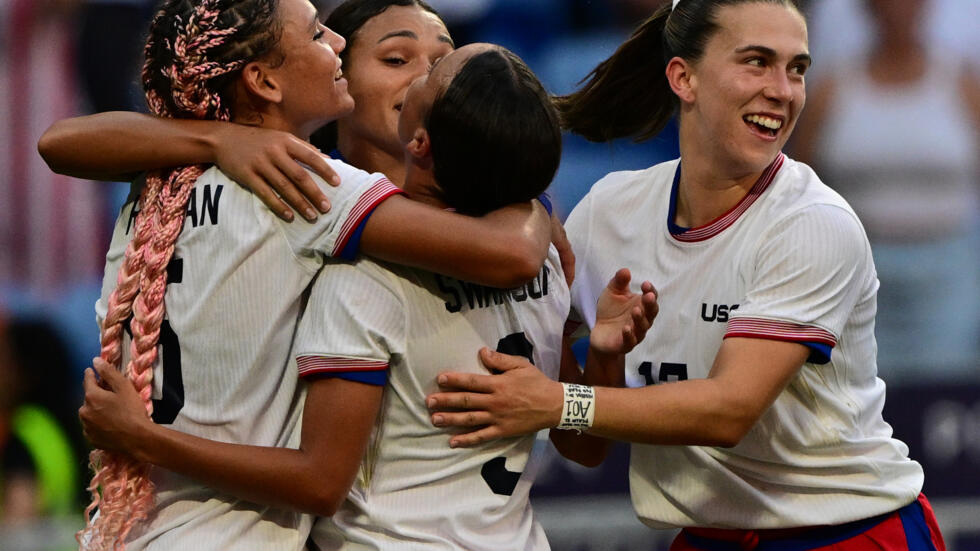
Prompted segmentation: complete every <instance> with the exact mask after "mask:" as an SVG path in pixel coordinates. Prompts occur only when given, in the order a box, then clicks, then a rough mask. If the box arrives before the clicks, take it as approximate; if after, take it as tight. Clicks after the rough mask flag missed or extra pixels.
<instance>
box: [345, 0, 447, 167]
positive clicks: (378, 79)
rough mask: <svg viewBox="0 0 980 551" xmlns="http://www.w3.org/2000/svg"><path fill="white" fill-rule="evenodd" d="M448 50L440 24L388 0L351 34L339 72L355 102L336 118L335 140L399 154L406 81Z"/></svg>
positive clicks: (433, 17) (432, 17) (419, 11)
mask: <svg viewBox="0 0 980 551" xmlns="http://www.w3.org/2000/svg"><path fill="white" fill-rule="evenodd" d="M452 51H453V42H452V39H451V38H450V37H449V31H447V30H446V26H445V24H444V23H443V22H442V20H440V19H439V17H438V16H436V15H435V14H432V13H429V12H427V11H425V10H423V9H422V8H420V7H418V6H391V7H389V8H388V9H386V10H385V11H383V12H381V13H380V14H378V15H376V16H375V17H372V18H371V19H369V20H368V21H367V22H366V23H365V24H364V25H363V26H362V27H361V28H360V29H358V31H357V32H356V33H354V36H353V38H352V39H351V47H350V51H349V52H348V56H347V65H346V66H345V76H346V78H347V80H348V81H349V82H350V93H351V95H352V96H353V97H354V100H355V103H356V107H355V109H354V113H353V114H352V115H351V116H350V117H347V118H346V119H344V120H342V121H340V123H339V126H338V132H339V134H340V142H341V143H346V144H351V145H352V146H353V147H360V146H362V145H367V146H369V147H370V148H374V149H380V150H382V151H384V152H385V153H387V154H388V155H390V156H392V157H395V158H396V159H401V157H402V145H401V142H400V141H399V140H398V116H399V113H400V111H401V110H402V104H403V102H404V101H405V100H404V98H405V92H406V90H407V89H408V87H409V85H410V84H411V83H412V82H413V81H414V80H415V79H416V78H417V77H418V76H420V75H424V74H426V73H427V72H428V70H429V68H430V67H431V66H432V65H433V64H434V63H435V62H436V61H437V60H439V59H440V58H442V57H444V56H446V55H447V54H449V53H450V52H452Z"/></svg>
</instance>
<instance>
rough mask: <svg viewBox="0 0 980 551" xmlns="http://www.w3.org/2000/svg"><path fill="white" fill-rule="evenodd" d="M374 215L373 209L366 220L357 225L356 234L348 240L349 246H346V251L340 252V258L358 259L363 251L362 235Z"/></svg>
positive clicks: (365, 217)
mask: <svg viewBox="0 0 980 551" xmlns="http://www.w3.org/2000/svg"><path fill="white" fill-rule="evenodd" d="M372 214H374V209H371V212H369V213H367V214H365V215H364V218H362V219H361V223H360V224H358V225H357V228H356V229H355V230H354V233H352V234H351V235H350V239H348V240H347V244H346V245H344V250H342V251H340V258H343V259H344V260H349V261H353V260H354V259H356V258H357V253H359V252H360V251H361V234H362V233H364V227H365V226H367V221H368V220H369V219H370V218H371V215H372Z"/></svg>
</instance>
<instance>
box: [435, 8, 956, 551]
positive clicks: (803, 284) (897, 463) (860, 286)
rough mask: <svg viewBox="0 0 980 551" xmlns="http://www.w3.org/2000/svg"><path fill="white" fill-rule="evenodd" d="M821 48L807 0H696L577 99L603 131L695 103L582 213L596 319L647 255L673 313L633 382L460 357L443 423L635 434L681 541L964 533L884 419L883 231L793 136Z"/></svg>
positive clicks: (786, 544)
mask: <svg viewBox="0 0 980 551" xmlns="http://www.w3.org/2000/svg"><path fill="white" fill-rule="evenodd" d="M809 64H810V57H809V55H808V47H807V30H806V22H805V19H804V17H803V15H802V14H801V13H800V11H799V10H798V8H797V7H796V6H795V4H794V3H793V2H791V1H789V0H680V1H679V2H676V1H675V2H674V6H673V9H671V6H667V7H666V8H664V9H662V10H660V11H658V12H657V13H656V14H654V15H653V16H652V17H651V18H650V19H649V20H647V21H646V22H645V23H644V24H643V25H642V26H641V27H640V28H639V29H638V30H637V31H636V32H635V33H634V34H633V35H632V37H631V38H630V39H629V40H628V41H627V42H625V43H624V44H623V45H622V46H621V47H620V48H619V49H618V50H617V52H616V53H614V54H613V55H612V57H610V58H609V59H608V60H606V61H605V62H603V63H602V64H600V65H599V66H598V67H597V68H596V70H595V71H594V73H593V74H592V76H591V79H590V80H589V81H588V82H587V83H586V84H585V85H584V87H583V88H582V89H581V90H579V91H578V92H576V93H574V94H572V95H570V96H568V97H564V98H561V100H560V110H561V112H562V115H563V122H564V124H565V125H566V126H567V127H568V128H570V129H572V130H573V131H575V132H579V133H581V134H583V135H584V136H586V137H588V138H590V139H593V140H599V141H602V140H609V139H612V138H616V137H620V136H638V137H649V136H652V135H654V134H656V133H657V131H658V130H659V129H661V128H662V126H663V124H664V123H665V122H666V121H667V119H668V118H669V117H670V116H671V115H672V114H673V113H674V112H675V111H676V112H678V113H679V129H680V148H681V158H680V159H679V160H674V161H671V162H667V163H663V164H660V165H657V166H654V167H651V168H649V169H647V170H642V171H636V172H621V173H613V174H610V175H608V176H607V177H606V178H604V179H603V180H602V181H600V182H599V183H597V184H596V185H595V187H594V188H593V189H592V190H591V192H590V193H589V194H588V195H587V196H586V197H585V198H584V199H583V200H582V202H581V203H580V204H579V205H578V206H577V207H576V209H575V210H574V211H573V212H572V214H571V215H570V217H569V220H568V222H567V229H568V232H569V236H570V239H571V241H572V244H573V248H574V249H575V251H576V253H577V254H578V256H579V262H578V266H577V269H576V276H575V283H574V285H573V288H572V303H573V310H574V311H575V313H577V314H578V315H579V316H580V318H581V319H582V320H583V321H585V322H586V323H588V324H592V323H593V317H594V310H592V304H594V303H595V297H596V296H597V294H598V293H599V291H600V290H601V289H602V285H603V283H604V280H603V278H602V274H604V273H606V272H608V271H609V270H610V269H611V268H612V267H614V266H620V265H626V266H631V267H632V268H633V269H634V274H635V275H636V276H638V277H640V278H642V279H649V280H652V281H654V282H656V283H657V287H658V290H659V304H660V313H659V319H658V321H657V325H658V328H657V329H656V330H655V331H652V332H651V333H650V334H649V335H648V336H647V338H646V340H645V341H644V343H642V344H641V345H639V346H637V347H636V348H635V349H634V350H633V351H632V352H631V353H629V354H628V355H627V356H626V358H625V378H626V383H627V386H629V387H632V388H611V387H608V386H601V384H600V386H595V387H594V394H593V393H592V392H587V393H579V395H578V396H569V395H568V393H567V392H564V393H563V388H562V386H561V385H559V384H558V383H556V382H554V381H552V380H551V379H549V378H547V377H544V376H542V375H541V374H540V372H538V371H537V370H536V369H533V368H531V367H530V366H528V365H527V362H526V361H522V360H520V359H518V358H514V357H506V356H504V355H501V354H498V353H487V352H484V354H483V356H484V359H485V363H487V365H488V367H490V368H494V369H500V370H506V373H504V374H502V375H495V376H479V375H473V374H444V375H441V376H440V384H441V386H442V387H443V389H444V392H441V393H437V394H435V395H432V396H430V398H429V401H430V406H431V407H432V409H433V410H434V413H433V414H432V421H433V423H434V424H435V425H437V426H441V427H450V426H466V427H475V428H473V429H471V430H472V432H470V433H468V434H459V435H456V436H453V437H452V439H451V445H453V446H470V445H475V444H477V443H482V442H486V441H488V440H491V439H495V438H500V437H506V436H512V435H517V434H525V433H528V432H531V431H536V430H539V429H541V428H545V427H558V428H567V427H568V426H574V425H576V424H578V425H579V426H582V425H585V426H587V427H588V429H587V430H588V436H589V437H590V438H593V439H594V438H596V437H605V438H611V439H618V440H627V441H630V442H633V447H632V458H631V467H630V480H631V493H632V499H633V503H634V506H635V507H636V510H637V513H638V515H639V516H640V518H641V519H642V520H643V521H644V522H645V523H647V524H648V525H650V526H652V527H657V528H682V529H683V530H682V532H681V534H680V536H679V537H678V538H677V539H676V540H675V542H674V545H673V549H675V550H682V549H753V548H755V547H756V546H758V547H759V548H760V549H763V548H764V549H815V548H821V549H822V548H825V546H831V545H833V549H869V548H871V547H874V548H875V549H879V548H883V549H942V548H943V542H942V537H941V535H940V533H939V530H938V527H937V525H936V522H935V518H934V516H933V514H932V511H931V508H930V507H929V504H928V502H927V501H926V499H925V497H924V496H922V495H921V493H920V491H921V488H922V480H923V473H922V468H921V467H920V466H919V464H918V463H916V462H914V461H911V460H910V459H909V458H908V448H907V446H906V445H905V444H903V443H902V442H900V441H898V440H895V439H894V438H892V436H891V428H890V427H889V426H888V425H887V424H886V423H885V422H884V421H883V420H882V417H881V409H882V403H883V401H884V397H885V387H884V383H883V382H882V381H881V380H880V379H878V378H877V376H876V367H875V341H874V334H873V329H874V314H875V293H876V290H877V285H878V284H877V279H876V277H875V270H874V265H873V263H872V258H871V251H870V248H869V246H868V242H867V238H866V237H865V234H864V231H863V229H862V227H861V224H860V222H859V221H858V219H857V218H856V217H855V215H854V213H853V211H852V210H851V208H850V207H849V206H848V205H847V204H846V203H845V202H844V201H843V200H842V199H841V198H840V197H839V196H838V195H837V194H836V193H834V192H833V191H831V190H830V189H829V188H827V187H826V186H824V185H823V184H822V183H821V182H820V180H819V179H818V177H817V176H816V175H815V174H814V173H813V171H812V170H811V169H810V168H809V167H807V166H805V165H803V164H800V163H797V162H795V161H793V160H791V159H789V158H787V157H785V156H784V155H783V154H782V153H781V152H780V150H781V149H782V147H783V145H784V144H785V143H786V140H787V138H789V136H790V134H791V132H792V130H793V127H794V125H795V124H796V121H797V118H798V116H799V114H800V111H801V109H802V108H803V103H804V100H805V87H804V73H805V72H806V70H807V67H808V66H809ZM641 115H644V116H641ZM593 376H594V377H597V378H599V379H601V378H603V377H605V378H606V380H607V381H610V382H612V380H613V378H614V375H613V374H608V375H607V374H603V373H598V374H594V375H593ZM620 376H622V375H620ZM563 397H564V399H563ZM565 404H572V405H575V406H576V408H575V409H573V410H571V411H570V408H567V407H566V408H565V410H564V411H563V405H565ZM451 408H464V409H466V410H469V411H464V412H457V411H454V410H453V409H451ZM583 411H588V412H590V415H580V416H576V413H581V412H583ZM569 420H570V421H572V422H569ZM566 436H567V434H566ZM760 542H761V543H760ZM872 542H873V543H872ZM827 548H829V547H827Z"/></svg>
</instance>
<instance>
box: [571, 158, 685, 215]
mask: <svg viewBox="0 0 980 551" xmlns="http://www.w3.org/2000/svg"><path fill="white" fill-rule="evenodd" d="M678 162H679V159H674V160H672V161H666V162H663V163H660V164H657V165H654V166H651V167H649V168H645V169H643V170H623V171H617V172H610V173H609V174H606V175H605V176H603V177H602V179H600V180H599V181H598V182H596V183H595V185H593V186H592V189H591V190H589V193H587V194H586V196H585V197H586V199H589V200H590V201H593V202H600V203H613V204H616V203H630V202H633V201H635V200H636V199H638V198H642V197H648V196H649V195H650V192H651V191H653V190H656V189H660V188H664V189H670V186H671V183H672V182H673V180H674V172H675V171H676V170H677V164H678Z"/></svg>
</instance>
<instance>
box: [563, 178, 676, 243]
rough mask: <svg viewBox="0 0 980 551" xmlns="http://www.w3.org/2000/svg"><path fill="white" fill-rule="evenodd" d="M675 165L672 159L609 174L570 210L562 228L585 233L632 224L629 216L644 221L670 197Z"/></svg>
mask: <svg viewBox="0 0 980 551" xmlns="http://www.w3.org/2000/svg"><path fill="white" fill-rule="evenodd" d="M678 162H679V160H678V159H674V160H673V161H667V162H664V163H660V164H658V165H654V166H652V167H649V168H646V169H643V170H628V171H619V172H610V173H609V174H607V175H605V176H604V177H603V178H602V179H600V180H599V181H598V182H596V183H595V184H594V185H593V186H592V188H591V189H590V190H589V192H588V193H587V194H585V197H583V198H582V200H581V201H579V203H578V204H577V205H576V206H575V208H574V209H572V212H571V214H569V216H568V223H567V224H566V227H568V228H569V231H570V232H573V233H580V232H586V233H588V232H589V231H591V230H590V229H595V228H596V227H597V225H598V227H601V226H604V225H607V224H611V225H612V226H617V225H619V224H622V223H628V224H632V223H633V222H634V220H633V219H632V217H633V216H643V217H648V216H649V213H650V212H651V209H652V208H653V207H654V206H655V205H656V204H659V202H660V201H666V200H667V199H668V198H669V197H670V187H671V184H672V183H673V181H674V173H675V172H676V170H677V165H678ZM573 244H574V243H573Z"/></svg>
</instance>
